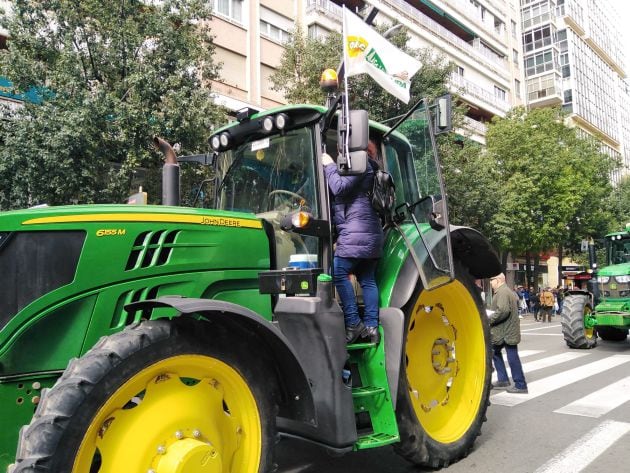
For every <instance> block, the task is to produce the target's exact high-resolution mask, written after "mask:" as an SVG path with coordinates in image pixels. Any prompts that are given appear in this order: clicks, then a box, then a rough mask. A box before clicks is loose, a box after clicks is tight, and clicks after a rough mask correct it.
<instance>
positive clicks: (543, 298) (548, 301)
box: [540, 287, 555, 322]
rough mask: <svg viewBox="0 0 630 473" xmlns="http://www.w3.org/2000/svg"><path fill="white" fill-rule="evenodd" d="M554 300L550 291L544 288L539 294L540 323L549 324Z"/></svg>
mask: <svg viewBox="0 0 630 473" xmlns="http://www.w3.org/2000/svg"><path fill="white" fill-rule="evenodd" d="M554 303H555V298H554V297H553V293H552V292H551V290H550V289H549V288H548V287H546V288H545V289H544V290H543V291H542V292H541V294H540V316H541V322H551V315H552V314H553V304H554Z"/></svg>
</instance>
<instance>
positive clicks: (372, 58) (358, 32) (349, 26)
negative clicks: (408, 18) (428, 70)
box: [343, 7, 422, 103]
mask: <svg viewBox="0 0 630 473" xmlns="http://www.w3.org/2000/svg"><path fill="white" fill-rule="evenodd" d="M343 55H344V62H345V69H346V76H348V77H350V76H354V75H357V74H363V73H367V74H369V75H370V76H371V77H372V79H374V80H375V81H376V82H377V83H378V84H379V85H380V86H381V87H383V88H384V89H385V90H386V91H387V92H389V93H390V94H392V95H393V96H394V97H396V98H398V99H399V100H402V101H403V102H405V103H408V102H409V89H410V87H411V78H412V77H413V75H414V74H415V73H416V72H418V69H420V67H421V66H422V64H421V63H420V61H418V60H416V59H414V58H413V57H411V56H409V55H408V54H405V53H403V52H402V51H401V50H400V49H398V48H397V47H396V46H394V45H393V44H392V43H390V42H389V41H387V40H386V39H385V38H383V37H382V36H381V35H380V34H378V33H377V32H376V31H374V30H373V29H372V28H371V27H370V26H369V25H366V24H365V23H364V22H363V20H361V18H359V17H358V16H356V15H355V14H354V13H352V12H350V11H349V10H347V9H346V8H345V7H344V9H343Z"/></svg>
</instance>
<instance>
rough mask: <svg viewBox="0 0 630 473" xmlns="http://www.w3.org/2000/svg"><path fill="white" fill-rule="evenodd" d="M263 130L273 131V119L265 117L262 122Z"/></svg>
mask: <svg viewBox="0 0 630 473" xmlns="http://www.w3.org/2000/svg"><path fill="white" fill-rule="evenodd" d="M262 127H263V130H265V131H266V132H270V131H272V130H273V117H265V118H264V119H263V122H262Z"/></svg>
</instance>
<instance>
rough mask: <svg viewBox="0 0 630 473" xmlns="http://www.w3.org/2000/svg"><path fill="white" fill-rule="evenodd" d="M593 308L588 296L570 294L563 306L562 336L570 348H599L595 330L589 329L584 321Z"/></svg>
mask: <svg viewBox="0 0 630 473" xmlns="http://www.w3.org/2000/svg"><path fill="white" fill-rule="evenodd" d="M592 310H593V308H592V307H591V303H590V298H589V297H588V296H587V295H586V294H568V295H566V296H565V298H564V305H563V306H562V318H561V320H562V335H564V341H565V342H566V343H567V346H568V347H569V348H579V349H588V348H595V347H596V346H597V334H596V332H595V329H593V328H587V327H586V326H585V322H584V319H585V318H586V317H588V316H589V314H590V313H591V312H592Z"/></svg>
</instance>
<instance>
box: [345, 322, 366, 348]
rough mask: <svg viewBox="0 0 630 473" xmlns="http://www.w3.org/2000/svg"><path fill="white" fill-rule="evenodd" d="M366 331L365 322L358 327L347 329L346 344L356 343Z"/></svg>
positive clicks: (357, 325)
mask: <svg viewBox="0 0 630 473" xmlns="http://www.w3.org/2000/svg"><path fill="white" fill-rule="evenodd" d="M364 330H365V325H363V322H359V323H358V324H356V325H352V326H350V327H346V343H347V344H350V343H354V342H355V341H356V340H357V338H359V337H360V336H361V334H362V333H363V331H364Z"/></svg>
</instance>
